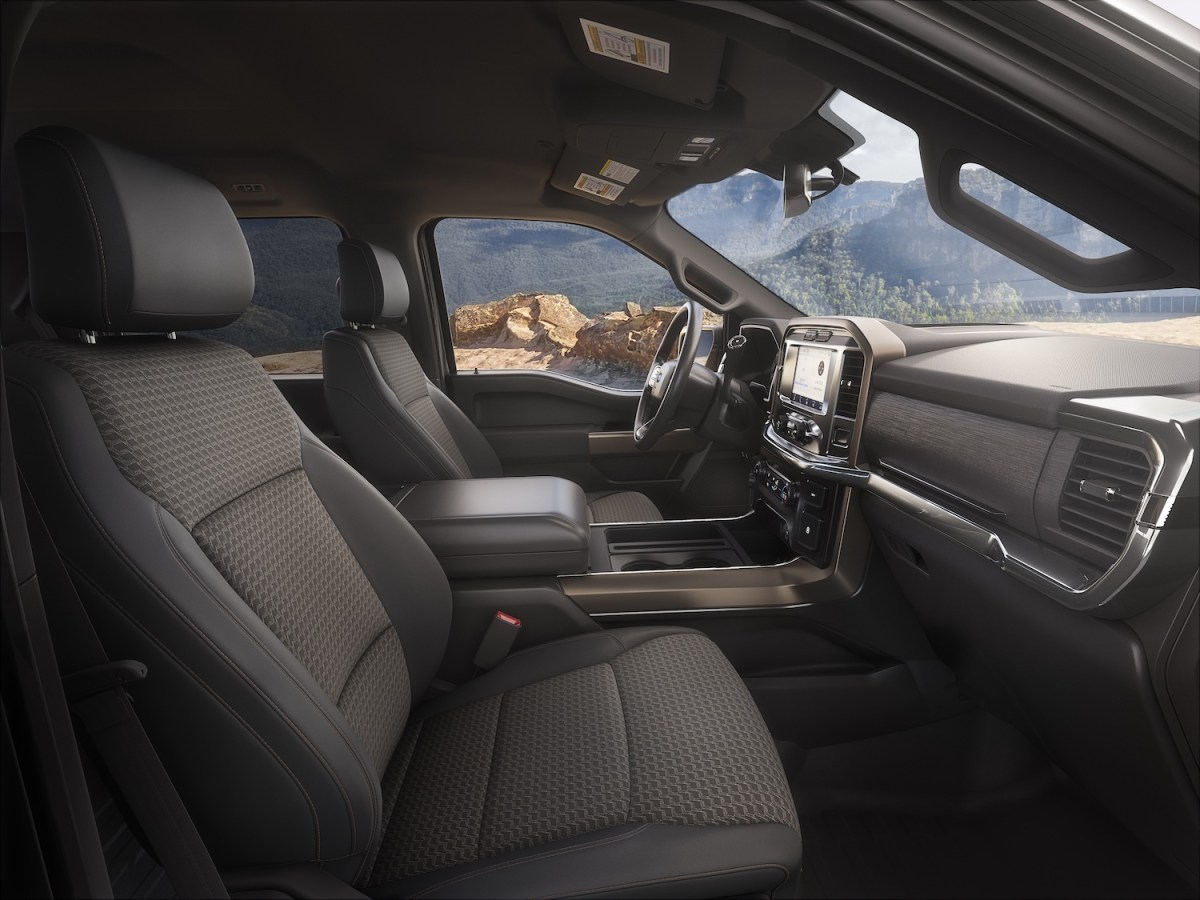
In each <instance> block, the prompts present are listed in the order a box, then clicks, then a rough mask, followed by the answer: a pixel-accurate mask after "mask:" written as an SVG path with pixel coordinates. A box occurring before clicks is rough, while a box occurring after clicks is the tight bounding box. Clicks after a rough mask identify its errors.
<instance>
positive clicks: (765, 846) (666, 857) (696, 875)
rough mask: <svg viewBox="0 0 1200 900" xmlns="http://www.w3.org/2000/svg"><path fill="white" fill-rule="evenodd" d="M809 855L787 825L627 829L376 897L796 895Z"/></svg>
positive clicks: (378, 892)
mask: <svg viewBox="0 0 1200 900" xmlns="http://www.w3.org/2000/svg"><path fill="white" fill-rule="evenodd" d="M800 849H801V848H800V835H799V834H798V833H797V832H795V831H794V830H792V829H791V828H789V827H787V826H786V825H774V824H758V825H654V824H641V825H625V826H622V827H620V828H607V829H604V830H602V831H594V832H592V833H590V834H586V835H581V836H579V837H577V838H574V839H571V840H565V841H556V842H555V843H553V844H543V845H542V846H540V847H534V848H531V849H529V850H524V851H520V852H517V853H507V854H504V855H503V856H499V857H494V858H492V859H488V860H482V861H480V862H476V863H471V864H469V865H464V866H454V867H452V868H449V869H443V870H441V871H438V872H430V873H429V874H427V875H418V876H416V877H414V878H406V879H404V880H403V881H400V882H396V883H394V884H390V885H382V886H380V887H378V888H373V889H371V891H370V893H371V895H372V896H375V897H413V898H417V897H421V898H426V897H427V898H430V900H440V898H462V900H468V898H476V897H478V898H484V897H514V898H515V897H577V896H588V897H595V896H603V897H663V898H669V897H670V898H674V897H696V896H704V897H737V896H744V895H754V896H771V897H794V896H799V895H798V893H797V891H798V888H799V876H800ZM782 860H787V862H782ZM698 891H700V892H701V893H697V892H698Z"/></svg>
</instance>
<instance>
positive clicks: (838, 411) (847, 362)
mask: <svg viewBox="0 0 1200 900" xmlns="http://www.w3.org/2000/svg"><path fill="white" fill-rule="evenodd" d="M865 370H866V360H865V359H864V358H863V354H862V351H861V350H847V351H846V352H845V353H844V354H842V375H841V378H840V380H839V381H838V397H837V406H836V407H835V408H834V415H837V416H843V417H844V418H847V419H856V418H858V399H859V397H860V395H861V394H862V382H863V373H864V371H865Z"/></svg>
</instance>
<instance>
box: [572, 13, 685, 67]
mask: <svg viewBox="0 0 1200 900" xmlns="http://www.w3.org/2000/svg"><path fill="white" fill-rule="evenodd" d="M579 24H580V25H582V26H583V35H584V37H585V38H586V39H587V44H588V49H589V50H591V51H592V52H593V53H599V54H600V55H601V56H607V57H608V58H609V59H619V60H620V61H621V62H627V63H632V64H633V65H635V66H641V67H642V68H644V69H653V70H654V71H655V72H663V73H666V72H669V71H670V69H671V45H670V44H668V43H667V42H666V41H656V40H655V39H654V38H648V37H646V36H645V35H642V34H634V33H633V32H632V31H622V30H621V29H620V28H613V27H612V26H611V25H601V24H600V23H599V22H593V21H591V20H590V19H580V20H579Z"/></svg>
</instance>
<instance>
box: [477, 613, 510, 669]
mask: <svg viewBox="0 0 1200 900" xmlns="http://www.w3.org/2000/svg"><path fill="white" fill-rule="evenodd" d="M520 630H521V620H520V619H518V618H517V617H516V616H513V615H509V614H508V613H506V612H501V611H499V610H497V612H496V615H495V617H494V618H493V619H492V621H491V624H489V625H488V630H487V632H486V633H485V634H484V636H483V640H482V641H481V642H480V644H479V649H478V650H477V651H476V652H475V665H477V666H478V667H479V668H481V669H491V668H494V667H495V666H496V665H497V664H498V663H499V662H500V661H501V660H502V659H504V657H506V656H508V651H509V650H511V649H512V645H513V641H515V640H516V639H517V633H518V632H520Z"/></svg>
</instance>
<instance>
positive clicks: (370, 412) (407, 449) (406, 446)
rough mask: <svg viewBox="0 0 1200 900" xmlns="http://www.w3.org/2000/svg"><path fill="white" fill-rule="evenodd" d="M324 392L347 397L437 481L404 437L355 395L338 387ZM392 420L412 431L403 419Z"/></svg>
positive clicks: (329, 388)
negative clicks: (336, 393) (332, 392)
mask: <svg viewBox="0 0 1200 900" xmlns="http://www.w3.org/2000/svg"><path fill="white" fill-rule="evenodd" d="M326 390H329V391H337V392H338V393H339V394H345V395H346V396H347V397H349V398H350V399H351V400H353V401H354V402H355V403H357V404H358V405H359V406H361V407H362V408H363V409H364V410H365V411H366V412H367V414H368V415H369V416H371V418H373V419H374V420H375V421H376V422H377V423H379V425H381V426H382V427H383V429H384V430H385V431H387V432H389V433H390V434H391V436H392V437H394V438H396V440H397V441H398V442H399V443H400V444H402V445H403V446H404V450H405V452H406V453H408V455H409V458H410V459H412V460H413V462H415V463H416V464H417V465H419V466H420V467H421V468H422V469H424V470H425V474H426V475H429V476H430V477H431V479H433V480H438V473H437V472H434V471H433V470H432V469H431V468H429V464H428V463H427V462H426V461H425V460H423V459H421V458H420V457H419V456H417V455H416V454H415V453H413V452H412V451H413V447H412V446H410V445H409V444H406V443H405V442H404V435H400V434H397V433H396V431H395V429H394V428H393V427H392V425H391V423H389V422H387V421H385V420H384V419H383V418H381V417H380V416H378V415H376V413H375V411H374V410H372V409H371V407H369V406H367V404H365V403H363V402H362V400H361V399H360V398H359V397H358V395H357V394H354V393H351V392H350V391H347V390H343V389H342V388H338V387H327V388H326ZM380 399H382V400H384V402H387V398H386V397H382V396H381V397H380ZM405 412H408V411H407V410H405ZM393 418H394V420H395V421H396V422H399V423H400V424H401V425H403V426H404V427H405V428H406V429H409V430H410V431H411V430H412V429H410V428H409V425H408V423H407V422H405V421H404V420H403V419H401V418H400V417H399V416H395V417H393ZM409 436H410V437H411V435H409Z"/></svg>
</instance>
